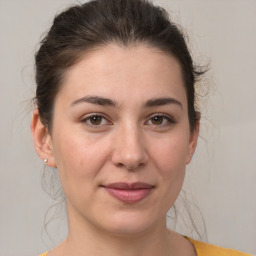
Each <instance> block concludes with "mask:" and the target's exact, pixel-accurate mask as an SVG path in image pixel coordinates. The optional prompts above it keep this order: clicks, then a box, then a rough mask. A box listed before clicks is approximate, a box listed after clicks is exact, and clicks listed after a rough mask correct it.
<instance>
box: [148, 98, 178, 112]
mask: <svg viewBox="0 0 256 256" xmlns="http://www.w3.org/2000/svg"><path fill="white" fill-rule="evenodd" d="M168 104H175V105H178V106H180V107H181V108H182V109H183V106H182V104H181V102H180V101H178V100H176V99H173V98H168V97H167V98H156V99H150V100H148V101H147V102H146V104H145V105H146V107H155V106H163V105H168Z"/></svg>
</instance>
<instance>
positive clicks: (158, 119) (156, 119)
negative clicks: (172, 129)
mask: <svg viewBox="0 0 256 256" xmlns="http://www.w3.org/2000/svg"><path fill="white" fill-rule="evenodd" d="M171 123H175V122H174V120H173V118H171V117H170V116H167V115H163V114H156V115H154V116H152V117H150V119H149V120H148V121H147V123H146V124H148V125H155V126H166V125H168V124H171Z"/></svg>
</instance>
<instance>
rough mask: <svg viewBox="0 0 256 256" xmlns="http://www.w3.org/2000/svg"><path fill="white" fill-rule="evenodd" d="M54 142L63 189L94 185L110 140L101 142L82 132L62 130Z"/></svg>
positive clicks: (84, 187)
mask: <svg viewBox="0 0 256 256" xmlns="http://www.w3.org/2000/svg"><path fill="white" fill-rule="evenodd" d="M53 142H54V152H55V159H56V164H57V168H58V172H59V175H60V179H61V183H62V185H63V189H64V190H66V188H67V187H69V188H70V187H76V189H78V187H79V186H78V185H79V184H81V185H82V187H83V189H87V188H89V187H90V186H92V185H93V182H94V179H95V177H96V176H97V175H98V173H99V172H100V170H101V169H102V167H103V165H104V163H105V161H106V159H107V155H108V153H107V152H108V150H109V148H110V146H109V143H108V141H106V140H104V139H103V140H100V143H99V140H98V139H96V138H93V137H92V136H86V135H85V134H81V133H80V132H78V133H76V132H72V133H65V132H60V133H58V134H56V136H55V137H54V141H53ZM82 183H83V184H82Z"/></svg>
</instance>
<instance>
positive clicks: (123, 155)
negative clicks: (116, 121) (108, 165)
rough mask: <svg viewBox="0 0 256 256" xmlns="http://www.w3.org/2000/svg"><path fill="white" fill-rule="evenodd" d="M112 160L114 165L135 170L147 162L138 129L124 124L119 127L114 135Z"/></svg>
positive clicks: (133, 125) (140, 132)
mask: <svg viewBox="0 0 256 256" xmlns="http://www.w3.org/2000/svg"><path fill="white" fill-rule="evenodd" d="M112 160H113V162H114V163H115V165H118V166H125V167H126V168H127V169H135V168H137V167H138V166H141V165H143V164H145V163H146V162H147V160H148V156H147V152H146V148H145V141H144V139H143V134H142V131H141V129H140V127H139V126H138V125H137V124H135V123H132V124H131V123H126V124H123V125H122V126H120V127H119V129H118V131H117V133H116V135H115V143H114V152H113V156H112Z"/></svg>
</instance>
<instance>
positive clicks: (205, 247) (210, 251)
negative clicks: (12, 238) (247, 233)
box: [40, 237, 251, 256]
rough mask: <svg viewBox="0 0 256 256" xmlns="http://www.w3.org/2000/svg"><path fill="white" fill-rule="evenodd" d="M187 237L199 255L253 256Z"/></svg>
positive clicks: (43, 255) (44, 255)
mask: <svg viewBox="0 0 256 256" xmlns="http://www.w3.org/2000/svg"><path fill="white" fill-rule="evenodd" d="M186 238H187V239H188V240H189V241H190V242H191V243H192V244H193V246H194V248H195V250H196V255H197V256H251V254H247V253H243V252H239V251H236V250H232V249H225V248H222V247H219V246H215V245H211V244H207V243H203V242H199V241H196V240H193V239H191V238H189V237H186ZM40 256H47V252H46V253H43V254H41V255H40Z"/></svg>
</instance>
